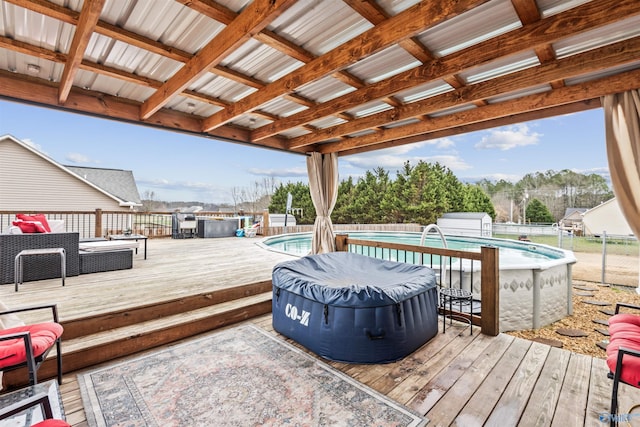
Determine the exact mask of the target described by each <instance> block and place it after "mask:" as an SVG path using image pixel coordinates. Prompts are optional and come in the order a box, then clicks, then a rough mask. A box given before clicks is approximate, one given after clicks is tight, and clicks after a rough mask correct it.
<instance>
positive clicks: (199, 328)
mask: <svg viewBox="0 0 640 427" xmlns="http://www.w3.org/2000/svg"><path fill="white" fill-rule="evenodd" d="M271 296H272V293H271V292H270V291H269V292H261V293H259V294H255V295H249V296H245V297H242V298H234V299H232V300H230V301H223V302H218V301H216V302H214V303H212V304H211V305H209V306H206V307H202V308H197V309H194V310H190V311H185V312H182V313H177V314H170V315H165V316H162V317H159V318H154V319H152V320H146V321H142V322H139V323H135V324H129V325H125V326H119V327H115V328H113V329H106V328H105V327H104V326H103V327H102V328H101V330H99V331H97V332H95V333H91V334H88V335H83V336H77V337H74V338H71V339H65V335H64V334H63V336H62V338H63V339H62V354H63V357H62V362H63V372H65V373H68V372H73V371H78V370H82V369H85V368H87V367H90V366H95V365H99V364H101V363H105V362H109V361H112V360H114V359H117V358H120V357H124V356H130V355H133V354H135V353H139V352H141V351H145V350H149V349H152V348H155V347H158V346H162V345H166V344H169V343H172V342H175V341H179V340H181V339H185V338H189V337H193V336H195V335H198V334H201V333H205V332H209V331H212V330H215V329H218V328H221V327H224V326H227V325H231V324H234V323H238V322H241V321H244V320H247V319H250V318H253V317H257V316H261V315H264V314H267V313H270V312H271ZM149 310H152V308H151V307H150V308H149ZM116 323H117V322H116ZM65 332H66V331H65ZM55 375H56V363H55V351H52V352H51V354H50V355H49V357H48V358H47V360H46V361H45V362H44V363H43V365H42V366H41V368H40V369H39V370H38V377H39V378H40V379H44V378H52V377H54V376H55ZM24 378H26V374H25V373H21V372H20V370H17V371H12V372H8V373H6V374H5V375H4V382H5V386H6V387H7V388H14V387H20V386H23V385H24V384H22V382H24Z"/></svg>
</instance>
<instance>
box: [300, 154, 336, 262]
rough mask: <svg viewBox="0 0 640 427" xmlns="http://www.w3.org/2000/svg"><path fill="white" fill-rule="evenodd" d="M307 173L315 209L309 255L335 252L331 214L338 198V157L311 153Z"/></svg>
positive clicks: (308, 158)
mask: <svg viewBox="0 0 640 427" xmlns="http://www.w3.org/2000/svg"><path fill="white" fill-rule="evenodd" d="M307 173H308V174H309V191H310V192H311V200H312V201H313V206H314V207H315V208H316V220H315V222H314V224H313V235H312V238H311V253H312V254H321V253H326V252H335V250H336V241H335V237H334V235H333V223H332V222H331V212H332V211H333V207H334V206H335V204H336V199H337V198H338V157H337V156H336V154H335V153H331V154H320V153H317V152H313V153H311V155H310V156H309V157H307Z"/></svg>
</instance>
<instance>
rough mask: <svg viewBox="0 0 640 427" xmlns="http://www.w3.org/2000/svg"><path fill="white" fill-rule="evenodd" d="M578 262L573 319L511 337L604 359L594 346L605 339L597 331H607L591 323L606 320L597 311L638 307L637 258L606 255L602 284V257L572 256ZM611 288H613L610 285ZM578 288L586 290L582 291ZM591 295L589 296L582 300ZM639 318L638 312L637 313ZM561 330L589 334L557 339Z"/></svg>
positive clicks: (594, 255) (574, 277)
mask: <svg viewBox="0 0 640 427" xmlns="http://www.w3.org/2000/svg"><path fill="white" fill-rule="evenodd" d="M575 256H576V258H577V260H578V262H577V263H576V264H574V266H573V269H572V270H573V286H574V293H573V315H572V316H568V317H565V318H564V319H562V320H560V321H558V322H555V323H552V324H551V325H548V326H545V327H543V328H540V329H537V330H525V331H518V332H508V334H510V335H514V336H518V337H521V338H526V339H534V338H545V339H551V340H554V341H560V342H562V348H564V349H566V350H570V351H573V352H576V353H582V354H587V355H589V356H593V357H599V358H605V357H606V353H605V351H604V350H603V349H601V348H599V347H598V346H597V345H596V344H597V343H598V342H601V341H603V340H606V339H607V337H606V336H605V335H603V334H601V333H600V332H597V331H596V329H604V330H606V329H607V326H606V325H601V324H598V323H595V322H594V320H596V319H598V320H607V318H608V317H609V316H608V315H607V314H604V313H602V312H601V311H600V310H602V309H606V310H614V309H615V303H616V302H627V303H631V304H636V305H640V294H638V293H637V292H636V288H637V287H638V268H639V260H638V257H630V256H622V255H615V256H612V255H608V256H607V262H606V265H607V267H606V273H605V277H604V278H605V284H604V285H603V284H601V280H602V256H601V254H590V253H578V252H576V253H575ZM612 284H613V285H612ZM580 288H588V289H589V291H585V290H583V289H580ZM582 293H591V294H592V296H583V295H581V294H582ZM584 301H602V302H608V303H610V304H611V305H610V306H597V305H591V304H587V303H585V302H584ZM638 314H640V312H638ZM561 328H566V329H579V330H581V331H584V332H586V333H587V334H588V336H586V337H577V338H574V337H567V336H563V335H560V334H559V333H558V332H557V330H559V329H561Z"/></svg>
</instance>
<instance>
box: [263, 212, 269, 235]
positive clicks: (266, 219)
mask: <svg viewBox="0 0 640 427" xmlns="http://www.w3.org/2000/svg"><path fill="white" fill-rule="evenodd" d="M262 235H263V236H268V235H269V210H268V209H265V210H264V211H262Z"/></svg>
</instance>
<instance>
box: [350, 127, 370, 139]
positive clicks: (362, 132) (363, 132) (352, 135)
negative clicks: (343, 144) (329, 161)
mask: <svg viewBox="0 0 640 427" xmlns="http://www.w3.org/2000/svg"><path fill="white" fill-rule="evenodd" d="M372 133H375V131H374V130H373V129H365V130H362V131H360V132H354V133H350V134H349V135H346V136H347V137H349V138H357V137H359V136H365V135H371V134H372Z"/></svg>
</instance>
